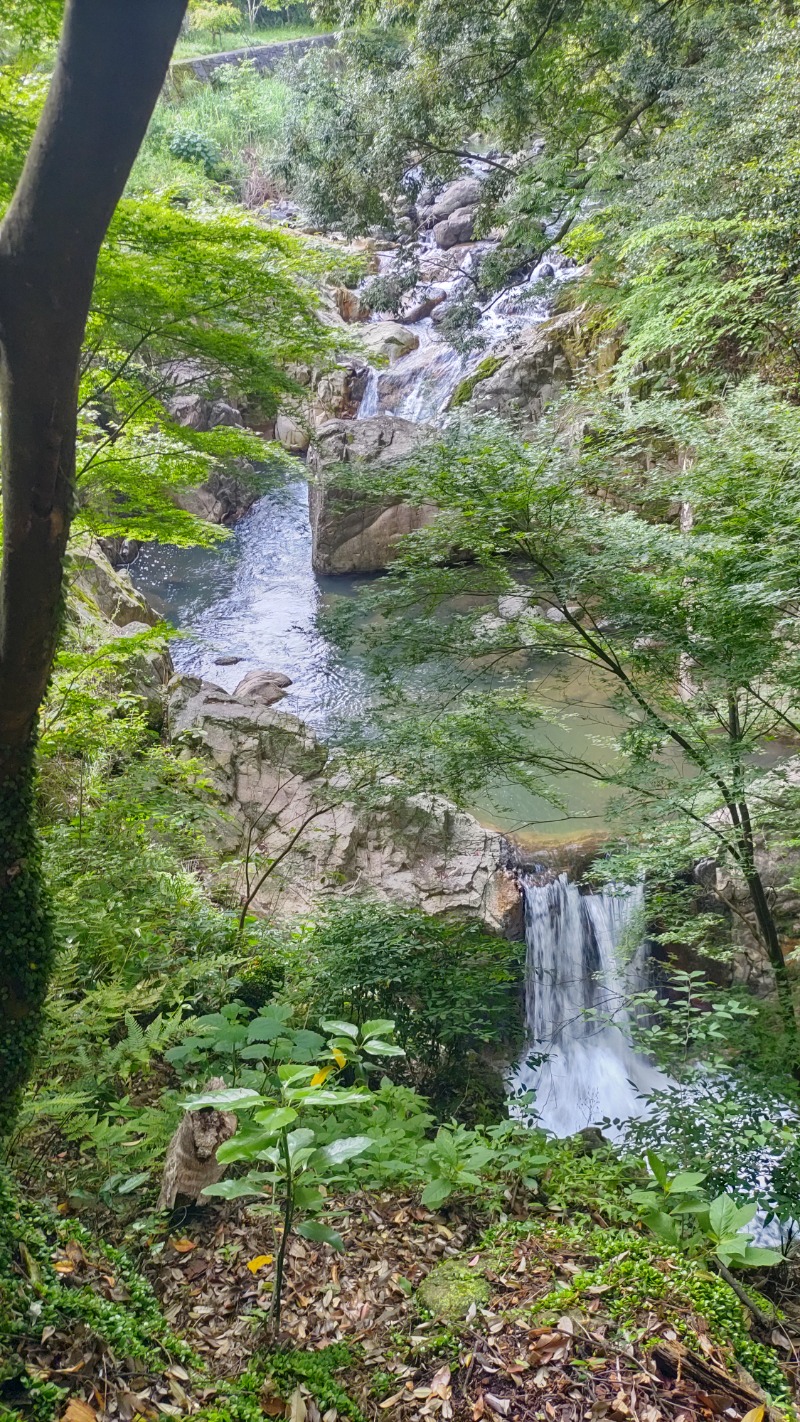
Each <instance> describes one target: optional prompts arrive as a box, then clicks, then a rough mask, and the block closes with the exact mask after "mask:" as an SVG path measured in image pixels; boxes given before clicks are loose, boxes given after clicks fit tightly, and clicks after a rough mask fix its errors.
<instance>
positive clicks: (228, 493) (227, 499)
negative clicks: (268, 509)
mask: <svg viewBox="0 0 800 1422" xmlns="http://www.w3.org/2000/svg"><path fill="white" fill-rule="evenodd" d="M172 498H173V500H174V502H175V503H176V504H177V506H178V508H179V509H186V512H187V513H191V514H194V516H195V518H203V519H205V520H206V522H207V523H235V522H236V520H237V519H239V518H241V517H242V516H243V515H244V514H246V513H247V510H248V509H249V508H252V506H253V504H254V503H255V501H256V499H257V498H258V489H256V488H255V487H254V485H253V484H252V483H248V482H247V481H246V480H245V479H237V477H236V475H235V474H228V473H224V472H219V473H217V474H212V475H211V478H210V479H207V480H206V482H205V484H199V485H198V486H197V487H196V488H194V489H175V490H174V491H173V494H172Z"/></svg>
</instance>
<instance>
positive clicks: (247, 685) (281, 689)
mask: <svg viewBox="0 0 800 1422" xmlns="http://www.w3.org/2000/svg"><path fill="white" fill-rule="evenodd" d="M291 684H292V678H291V677H290V676H284V674H283V672H272V671H251V672H248V673H247V676H246V677H243V678H242V680H241V681H240V682H239V685H238V686H237V687H236V689H235V691H234V693H233V694H234V696H236V697H238V698H239V699H240V700H244V701H260V702H261V703H262V704H263V705H264V706H272V705H274V703H275V702H276V701H282V700H283V698H284V697H285V695H286V691H285V688H286V687H287V686H291Z"/></svg>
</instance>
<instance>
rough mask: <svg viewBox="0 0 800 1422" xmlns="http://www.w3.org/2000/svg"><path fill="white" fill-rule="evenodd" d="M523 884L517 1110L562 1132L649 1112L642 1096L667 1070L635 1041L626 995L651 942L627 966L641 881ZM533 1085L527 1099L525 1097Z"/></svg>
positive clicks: (641, 976) (642, 970) (636, 983)
mask: <svg viewBox="0 0 800 1422" xmlns="http://www.w3.org/2000/svg"><path fill="white" fill-rule="evenodd" d="M523 888H524V893H525V937H526V942H527V959H526V969H525V1008H526V1025H527V1034H528V1042H527V1046H526V1050H525V1053H524V1055H523V1057H522V1060H521V1061H520V1062H519V1064H518V1065H517V1066H516V1068H515V1069H514V1072H513V1074H512V1078H511V1089H512V1096H513V1097H515V1098H517V1104H516V1106H515V1107H514V1110H515V1113H516V1114H518V1115H520V1116H522V1117H524V1118H526V1119H535V1120H536V1121H537V1122H538V1124H540V1125H542V1126H544V1127H545V1128H546V1129H547V1130H549V1131H552V1132H553V1134H554V1135H556V1136H568V1135H572V1134H573V1133H574V1132H575V1131H579V1130H581V1129H582V1128H583V1127H584V1126H589V1125H593V1124H596V1123H597V1122H599V1121H602V1120H603V1119H604V1118H606V1117H607V1118H609V1119H610V1120H615V1119H618V1120H626V1119H629V1118H630V1117H632V1116H640V1115H642V1114H643V1102H642V1100H641V1096H642V1095H644V1094H646V1093H648V1092H651V1091H654V1090H656V1089H658V1088H662V1087H664V1086H665V1085H666V1078H665V1077H664V1076H663V1075H662V1074H661V1072H659V1071H657V1070H656V1068H654V1067H652V1066H650V1065H649V1064H648V1063H647V1062H646V1061H645V1060H644V1059H643V1058H642V1057H641V1056H639V1055H638V1054H637V1053H636V1052H635V1051H634V1050H633V1048H632V1046H631V1043H630V1038H629V1035H628V1031H629V1028H630V1019H629V1016H628V1014H627V1011H626V1009H625V1000H626V997H627V996H628V994H629V993H630V992H631V991H635V990H636V988H637V987H641V986H642V985H643V982H644V980H645V974H646V950H642V949H641V948H639V949H637V952H636V953H635V954H634V955H633V957H632V958H631V961H630V963H629V964H628V965H627V967H626V968H622V967H621V966H620V963H619V961H618V949H619V948H620V946H621V945H622V943H623V940H624V938H625V935H626V933H628V932H629V931H631V932H633V931H635V927H636V922H637V919H638V917H639V914H640V911H641V908H642V905H643V890H642V889H641V887H635V888H624V889H618V888H614V887H609V888H606V889H604V890H603V891H602V893H597V894H582V893H581V892H580V890H579V889H578V887H577V885H576V884H572V883H570V882H569V880H568V879H567V876H566V874H561V875H560V876H559V877H558V878H557V879H553V880H551V881H550V882H548V883H542V882H541V880H539V881H537V880H536V879H534V878H529V879H528V880H526V882H525V883H524V885H523ZM531 1091H533V1092H535V1101H534V1103H533V1105H532V1106H531V1107H526V1105H525V1104H524V1101H520V1100H519V1098H520V1097H524V1094H525V1093H526V1092H531Z"/></svg>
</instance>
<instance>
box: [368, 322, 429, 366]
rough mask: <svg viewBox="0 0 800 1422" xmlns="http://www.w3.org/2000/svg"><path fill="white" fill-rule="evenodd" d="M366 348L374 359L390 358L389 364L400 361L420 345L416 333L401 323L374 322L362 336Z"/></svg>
mask: <svg viewBox="0 0 800 1422" xmlns="http://www.w3.org/2000/svg"><path fill="white" fill-rule="evenodd" d="M362 341H363V344H364V348H365V349H366V351H367V352H368V354H369V355H370V356H372V357H375V356H383V357H386V358H388V361H389V364H390V365H391V364H393V362H394V361H396V360H400V358H401V357H402V356H404V355H408V353H409V351H415V350H416V349H417V346H418V345H419V336H418V335H417V333H416V331H409V330H408V329H407V327H405V326H401V325H400V322H399V321H373V322H372V324H371V325H369V326H367V327H366V329H365V330H364V332H363V334H362Z"/></svg>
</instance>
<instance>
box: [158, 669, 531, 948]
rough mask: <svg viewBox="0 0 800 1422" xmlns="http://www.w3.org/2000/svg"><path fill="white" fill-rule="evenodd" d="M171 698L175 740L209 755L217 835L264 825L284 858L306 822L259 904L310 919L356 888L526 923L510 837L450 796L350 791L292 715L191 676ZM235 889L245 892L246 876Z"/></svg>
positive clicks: (497, 921)
mask: <svg viewBox="0 0 800 1422" xmlns="http://www.w3.org/2000/svg"><path fill="white" fill-rule="evenodd" d="M168 705H169V734H170V736H171V738H172V740H173V741H177V742H178V743H179V744H180V745H181V747H182V748H183V753H184V754H186V755H187V756H197V757H199V758H200V759H202V760H203V761H204V762H205V765H206V767H207V771H208V775H209V778H210V780H211V781H212V782H213V783H214V784H215V786H216V788H217V791H218V793H219V795H220V798H221V800H222V804H223V808H224V810H225V814H224V815H222V816H220V822H219V828H218V831H217V832H218V835H219V836H220V837H221V839H222V842H223V843H224V844H225V845H226V846H227V847H228V848H229V849H235V848H238V847H239V846H240V845H241V842H242V840H243V839H244V837H245V836H246V835H247V834H248V831H249V829H250V827H251V826H253V825H257V826H259V831H260V835H261V840H260V842H259V848H260V850H262V851H263V852H265V853H268V854H269V855H270V856H277V855H278V854H279V853H280V852H281V850H282V849H283V848H285V847H286V846H287V845H288V843H289V840H290V839H291V838H292V837H293V836H294V835H296V834H297V831H298V829H300V830H301V833H300V834H299V835H298V837H297V841H296V843H295V845H294V846H293V848H292V850H291V853H290V854H288V855H287V857H286V859H285V860H284V861H283V862H282V864H281V865H280V866H279V868H278V869H276V870H275V872H274V874H273V875H271V876H270V877H268V878H267V880H265V883H264V886H263V888H262V890H261V891H260V892H259V896H258V898H257V900H256V905H255V906H256V909H257V911H259V912H261V913H264V914H269V915H270V916H272V917H276V916H277V917H279V918H281V919H287V920H290V919H292V918H293V917H295V916H297V915H303V916H304V917H305V916H307V915H308V912H309V906H310V905H312V904H315V903H319V904H322V903H324V901H325V900H326V899H327V898H328V897H330V896H331V895H336V894H337V893H341V890H342V887H343V886H351V890H355V889H356V886H357V888H358V891H359V892H363V893H365V894H370V895H372V896H373V897H377V898H378V899H379V900H382V901H383V902H393V903H404V904H416V905H417V906H418V907H420V908H421V909H423V910H424V911H425V912H426V913H456V914H462V915H463V916H465V917H468V918H471V919H477V920H479V921H480V922H482V923H483V924H484V925H486V927H488V928H489V929H491V930H492V931H494V932H506V931H507V930H509V928H510V926H511V925H512V924H515V926H517V925H518V923H519V912H520V910H519V905H520V893H519V889H518V888H516V886H515V884H514V882H513V880H512V878H511V876H510V875H509V874H507V873H506V871H505V870H504V868H503V867H502V866H503V864H504V863H505V861H506V859H507V857H508V848H507V845H506V843H505V841H504V840H503V838H502V837H501V836H500V835H499V834H496V833H494V832H493V831H491V830H486V829H484V828H483V826H481V825H479V824H478V822H477V820H475V819H473V817H472V816H471V815H468V814H466V813H464V812H463V811H461V810H458V809H456V807H455V806H454V805H452V804H450V803H449V801H447V800H445V799H444V798H443V797H441V796H437V795H427V794H426V795H404V794H403V793H402V792H401V791H400V788H399V787H397V786H393V785H391V784H387V785H385V786H382V787H381V788H380V791H377V790H376V791H375V794H374V798H373V799H372V800H371V801H370V800H369V799H368V797H367V795H366V793H365V791H364V788H363V787H353V790H352V791H351V788H350V784H349V782H348V781H347V780H346V779H344V778H343V777H342V775H341V773H336V771H335V768H334V769H329V767H328V752H327V750H326V748H325V747H324V746H323V745H321V744H320V742H319V741H318V740H317V738H316V737H315V736H314V735H313V733H312V732H311V731H310V730H309V729H308V727H307V726H305V725H304V724H303V722H302V721H299V720H298V719H297V718H296V717H295V716H291V715H288V714H287V713H285V712H281V711H276V710H273V709H272V708H270V707H266V706H259V705H257V704H255V703H254V702H252V701H248V702H243V701H241V700H238V699H237V698H236V697H235V696H229V695H228V694H227V693H226V692H224V691H222V690H221V689H220V688H219V687H215V686H212V685H210V684H209V683H206V682H201V681H199V680H197V679H195V678H193V677H174V678H173V680H172V682H171V683H170V687H169V703H168ZM267 806H269V814H270V818H269V819H267V820H266V821H265V817H264V811H265V807H267ZM265 823H266V824H267V825H268V831H267V830H265V829H264V825H265ZM304 825H305V829H303V828H302V827H303V826H304ZM237 826H238V828H237ZM228 872H229V873H231V874H233V873H241V867H240V868H239V869H235V868H234V867H233V866H231V868H230V869H229V871H228ZM233 887H234V889H235V890H236V891H237V892H240V890H241V884H240V883H239V882H238V881H237V882H236V883H235V884H234V885H233ZM515 889H516V892H514V890H515Z"/></svg>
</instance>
